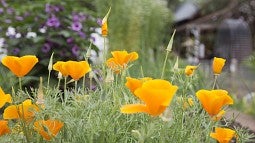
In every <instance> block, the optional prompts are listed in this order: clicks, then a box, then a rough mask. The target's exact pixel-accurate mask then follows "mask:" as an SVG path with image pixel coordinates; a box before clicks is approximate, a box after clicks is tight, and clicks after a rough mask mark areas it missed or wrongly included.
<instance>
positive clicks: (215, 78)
mask: <svg viewBox="0 0 255 143" xmlns="http://www.w3.org/2000/svg"><path fill="white" fill-rule="evenodd" d="M217 78H218V75H216V74H215V75H214V82H213V87H212V89H214V88H215V86H216V81H217Z"/></svg>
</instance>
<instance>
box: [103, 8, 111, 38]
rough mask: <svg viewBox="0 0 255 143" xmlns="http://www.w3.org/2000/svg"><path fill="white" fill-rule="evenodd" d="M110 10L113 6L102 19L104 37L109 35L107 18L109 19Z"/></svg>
mask: <svg viewBox="0 0 255 143" xmlns="http://www.w3.org/2000/svg"><path fill="white" fill-rule="evenodd" d="M110 12H111V7H110V8H109V10H108V12H107V14H106V15H105V16H104V18H103V20H102V27H101V32H102V36H104V37H106V36H107V35H108V26H107V20H108V17H109V14H110Z"/></svg>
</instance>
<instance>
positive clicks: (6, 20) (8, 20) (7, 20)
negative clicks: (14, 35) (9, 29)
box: [4, 19, 12, 23]
mask: <svg viewBox="0 0 255 143" xmlns="http://www.w3.org/2000/svg"><path fill="white" fill-rule="evenodd" d="M4 22H5V23H12V21H11V20H10V19H5V20H4Z"/></svg>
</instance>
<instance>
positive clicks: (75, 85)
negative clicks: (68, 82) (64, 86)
mask: <svg viewBox="0 0 255 143" xmlns="http://www.w3.org/2000/svg"><path fill="white" fill-rule="evenodd" d="M74 95H75V96H76V95H77V80H75V81H74Z"/></svg>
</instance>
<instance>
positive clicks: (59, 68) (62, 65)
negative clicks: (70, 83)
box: [53, 61, 68, 77]
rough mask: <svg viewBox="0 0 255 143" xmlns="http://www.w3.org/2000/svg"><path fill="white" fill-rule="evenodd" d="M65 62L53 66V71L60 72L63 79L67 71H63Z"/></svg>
mask: <svg viewBox="0 0 255 143" xmlns="http://www.w3.org/2000/svg"><path fill="white" fill-rule="evenodd" d="M65 63H66V62H63V61H58V62H56V63H55V64H54V65H53V69H54V70H55V71H58V72H60V73H61V74H62V75H63V76H64V77H67V76H68V72H67V70H66V69H65V66H64V64H65Z"/></svg>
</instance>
